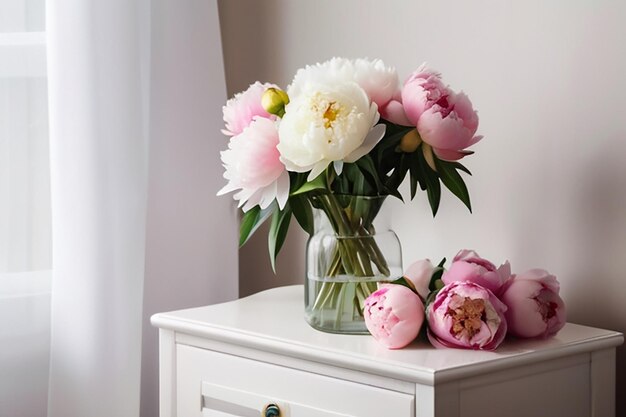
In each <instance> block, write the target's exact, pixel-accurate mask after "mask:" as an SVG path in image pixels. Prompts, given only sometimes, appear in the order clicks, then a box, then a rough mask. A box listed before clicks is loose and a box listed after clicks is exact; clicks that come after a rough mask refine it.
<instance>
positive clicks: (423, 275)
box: [404, 259, 435, 300]
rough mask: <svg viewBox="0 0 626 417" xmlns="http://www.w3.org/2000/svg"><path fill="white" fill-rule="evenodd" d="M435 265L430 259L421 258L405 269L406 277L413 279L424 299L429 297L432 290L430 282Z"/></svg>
mask: <svg viewBox="0 0 626 417" xmlns="http://www.w3.org/2000/svg"><path fill="white" fill-rule="evenodd" d="M434 270H435V267H434V266H433V264H432V263H431V262H430V259H421V260H419V261H415V262H413V263H412V264H411V266H409V267H408V268H407V269H406V271H404V277H405V278H406V279H408V280H409V281H411V283H412V284H413V286H414V287H415V290H416V291H417V293H418V294H419V295H420V297H422V298H423V299H424V300H425V299H426V297H428V293H429V292H430V290H429V289H428V284H430V278H431V277H432V275H433V272H434Z"/></svg>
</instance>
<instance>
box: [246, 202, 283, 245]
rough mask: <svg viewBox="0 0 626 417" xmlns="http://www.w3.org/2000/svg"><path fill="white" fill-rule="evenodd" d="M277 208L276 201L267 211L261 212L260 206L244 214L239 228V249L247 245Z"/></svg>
mask: <svg viewBox="0 0 626 417" xmlns="http://www.w3.org/2000/svg"><path fill="white" fill-rule="evenodd" d="M277 207H278V205H277V204H276V201H273V202H272V204H270V205H269V207H267V208H266V209H263V210H261V208H260V207H259V206H254V207H253V208H251V209H250V210H248V211H247V212H245V213H244V215H243V218H242V219H241V225H240V226H239V247H242V246H243V245H245V243H246V242H247V241H248V239H250V237H252V235H253V234H254V232H256V231H257V229H258V228H259V227H261V225H262V224H263V223H264V222H265V220H267V219H268V218H269V217H270V215H271V214H272V213H273V212H274V210H276V208H277Z"/></svg>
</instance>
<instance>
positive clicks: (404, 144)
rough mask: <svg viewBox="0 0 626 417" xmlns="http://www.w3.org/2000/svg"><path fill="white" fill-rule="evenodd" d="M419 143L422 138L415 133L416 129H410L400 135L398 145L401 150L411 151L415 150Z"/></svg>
mask: <svg viewBox="0 0 626 417" xmlns="http://www.w3.org/2000/svg"><path fill="white" fill-rule="evenodd" d="M421 143H422V139H421V138H420V136H419V135H418V134H417V129H411V130H410V131H409V133H407V134H406V135H404V136H402V139H401V140H400V146H399V147H400V150H401V151H402V152H406V153H412V152H415V151H416V150H417V148H418V147H419V146H420V144H421Z"/></svg>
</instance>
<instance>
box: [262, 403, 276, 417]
mask: <svg viewBox="0 0 626 417" xmlns="http://www.w3.org/2000/svg"><path fill="white" fill-rule="evenodd" d="M263 416H264V417H280V408H278V406H277V405H276V404H268V405H266V406H265V410H264V411H263Z"/></svg>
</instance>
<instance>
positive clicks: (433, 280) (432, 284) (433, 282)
mask: <svg viewBox="0 0 626 417" xmlns="http://www.w3.org/2000/svg"><path fill="white" fill-rule="evenodd" d="M444 271H445V268H443V267H441V266H438V267H437V268H435V269H433V273H432V275H431V276H430V281H429V282H428V289H429V290H431V291H435V290H437V289H440V288H437V282H443V281H441V277H442V276H443V272H444Z"/></svg>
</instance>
